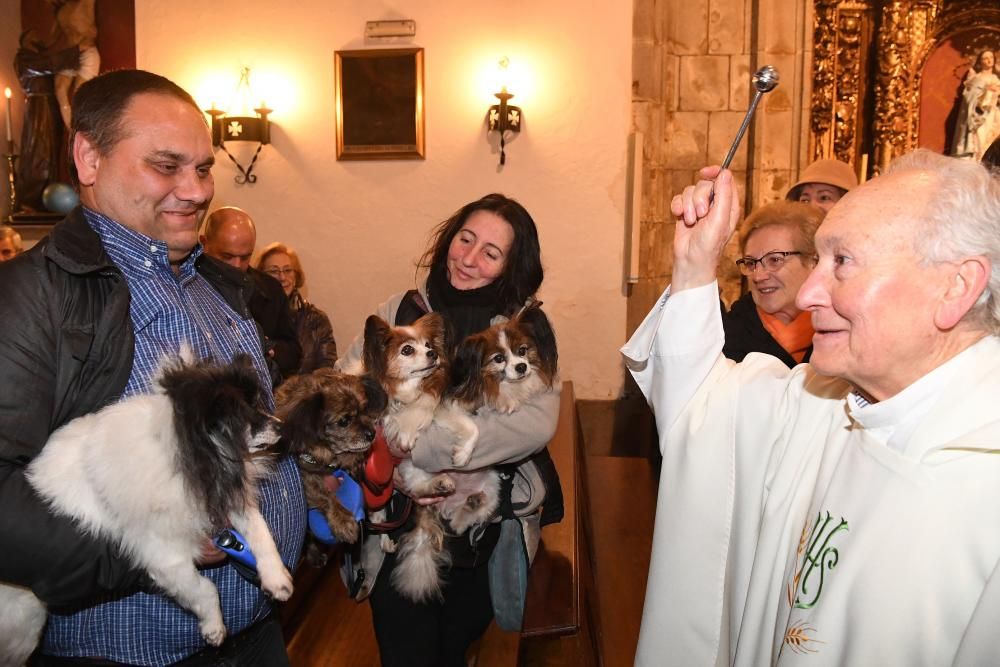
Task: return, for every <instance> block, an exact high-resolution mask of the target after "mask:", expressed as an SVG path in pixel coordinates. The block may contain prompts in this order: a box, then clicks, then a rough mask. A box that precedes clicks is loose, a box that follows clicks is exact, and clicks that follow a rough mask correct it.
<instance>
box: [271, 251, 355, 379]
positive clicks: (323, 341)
mask: <svg viewBox="0 0 1000 667" xmlns="http://www.w3.org/2000/svg"><path fill="white" fill-rule="evenodd" d="M256 268H257V270H258V271H261V272H263V273H266V274H267V275H269V276H271V277H272V278H274V279H275V280H277V281H278V282H279V283H281V289H283V290H284V291H285V296H287V297H288V309H289V310H290V311H292V324H294V325H295V335H296V337H297V338H298V340H299V346H300V347H301V348H302V360H301V361H300V362H299V369H298V371H296V372H297V373H311V372H313V371H314V370H316V369H317V368H333V365H334V364H336V363H337V341H336V340H335V339H334V337H333V325H331V324H330V318H329V317H328V316H327V314H326V313H324V312H323V311H322V310H320V309H319V308H317V307H316V306H314V305H313V304H311V303H309V302H308V301H306V300H305V298H303V296H302V292H301V290H302V288H303V287H305V284H306V274H305V272H304V271H303V270H302V262H300V261H299V255H298V253H297V252H295V250H293V249H292V248H290V247H288V246H287V245H285V244H284V243H279V242H277V241H275V242H274V243H271V244H269V245H268V246H267V247H266V248H264V250H263V251H261V253H260V259H258V260H257V266H256Z"/></svg>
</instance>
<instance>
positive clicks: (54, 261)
mask: <svg viewBox="0 0 1000 667" xmlns="http://www.w3.org/2000/svg"><path fill="white" fill-rule="evenodd" d="M197 269H198V272H199V273H200V274H201V275H202V276H203V277H205V278H206V279H207V280H208V281H209V282H210V283H211V284H212V286H213V287H215V289H216V290H218V292H219V293H220V294H221V295H222V296H223V297H224V298H225V299H226V301H227V302H228V303H229V305H230V306H232V307H233V309H234V310H235V311H236V312H237V313H241V314H243V315H244V316H246V317H249V312H248V311H247V308H246V305H245V298H246V297H247V296H248V295H249V293H250V290H251V289H252V287H251V285H250V283H249V281H248V280H247V278H246V277H245V276H244V275H243V274H242V272H240V271H237V270H235V269H232V268H230V267H228V266H226V265H224V264H222V263H221V262H217V261H216V260H213V259H211V258H209V257H207V256H205V255H202V256H201V257H200V258H199V259H198V263H197ZM0 285H2V286H3V297H2V298H0V544H2V545H3V548H0V581H4V582H14V583H17V584H21V585H24V586H28V587H30V588H31V589H32V590H33V591H34V593H35V594H36V595H37V596H38V597H39V598H40V599H41V600H42V601H44V602H46V603H48V604H50V605H66V604H72V603H75V602H80V601H83V600H86V599H87V598H90V597H92V596H94V595H96V594H98V593H101V592H106V591H109V590H117V589H122V588H127V587H129V586H131V585H133V584H134V583H136V582H137V581H139V579H140V575H139V573H137V572H135V571H132V570H130V569H129V565H128V563H127V561H125V560H124V559H122V558H120V557H119V556H118V555H117V553H116V552H115V550H114V548H113V547H112V546H110V545H108V544H106V543H104V542H101V541H97V540H94V539H92V538H90V537H88V536H86V535H85V534H83V533H81V532H80V531H79V530H77V528H76V526H75V524H74V523H72V522H71V521H70V520H69V519H66V518H61V517H56V516H54V515H53V514H51V513H50V512H49V511H48V510H47V509H46V507H45V506H44V505H43V503H42V502H41V500H40V499H39V498H38V497H37V496H36V495H35V493H34V492H33V491H32V489H31V488H30V487H29V485H28V483H27V481H26V479H25V477H24V468H25V466H26V465H27V464H28V463H29V462H30V461H31V460H32V459H33V458H34V457H35V456H37V455H38V453H39V452H40V451H41V450H42V447H43V446H44V445H45V442H46V441H47V440H48V437H49V435H50V434H51V433H52V432H53V431H54V430H56V429H57V428H59V427H60V426H62V425H63V424H65V423H67V422H68V421H70V420H72V419H74V418H76V417H79V416H81V415H85V414H88V413H91V412H95V411H97V410H99V409H101V408H102V407H104V406H106V405H108V404H110V403H113V402H115V401H117V400H118V398H119V397H120V396H121V393H122V391H123V390H124V389H125V385H126V384H127V382H128V378H129V375H130V374H131V370H132V357H133V354H134V348H135V343H134V336H133V331H132V321H131V319H130V316H129V303H130V295H129V290H128V286H127V284H126V282H125V279H124V277H123V276H122V274H121V272H120V271H119V270H118V268H117V267H116V266H115V265H114V264H113V263H112V262H111V260H110V258H109V257H108V256H107V255H106V254H105V252H104V248H103V246H102V245H101V241H100V238H99V237H98V235H97V233H96V232H94V231H93V229H91V227H90V225H89V224H87V221H86V219H85V218H84V215H83V212H82V210H81V209H80V208H77V209H75V210H74V211H73V212H71V213H70V214H69V215H68V216H67V217H66V218H65V219H63V220H62V221H61V222H59V223H58V224H57V225H56V226H55V227H54V228H53V229H52V232H51V234H49V236H48V237H46V238H45V239H43V240H42V241H40V242H39V243H38V244H37V245H35V246H34V247H33V248H31V249H30V250H28V251H27V252H25V253H22V254H21V255H19V256H17V257H16V258H14V259H13V260H10V261H8V262H4V263H0ZM108 464H109V465H128V462H126V461H109V462H108ZM14 545H16V548H15V547H14Z"/></svg>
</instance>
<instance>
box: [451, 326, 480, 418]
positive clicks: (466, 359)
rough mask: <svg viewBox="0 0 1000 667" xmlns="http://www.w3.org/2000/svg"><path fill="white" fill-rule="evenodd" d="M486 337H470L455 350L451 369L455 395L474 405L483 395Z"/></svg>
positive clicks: (477, 335)
mask: <svg viewBox="0 0 1000 667" xmlns="http://www.w3.org/2000/svg"><path fill="white" fill-rule="evenodd" d="M486 344H487V343H486V337H485V336H483V335H481V334H475V335H472V336H469V337H468V338H466V339H465V340H463V341H462V342H461V343H460V344H459V346H458V349H457V350H455V361H454V362H453V363H452V367H451V386H452V393H453V395H454V396H455V397H456V398H457V399H458V400H460V401H466V402H469V403H474V402H476V401H478V400H479V398H480V396H482V393H483V372H482V369H483V357H485V356H486Z"/></svg>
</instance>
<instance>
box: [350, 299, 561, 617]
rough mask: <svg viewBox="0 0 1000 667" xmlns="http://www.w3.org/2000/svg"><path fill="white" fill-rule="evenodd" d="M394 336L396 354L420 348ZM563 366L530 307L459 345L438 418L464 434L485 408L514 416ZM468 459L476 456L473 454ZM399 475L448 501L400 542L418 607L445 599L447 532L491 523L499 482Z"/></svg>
mask: <svg viewBox="0 0 1000 667" xmlns="http://www.w3.org/2000/svg"><path fill="white" fill-rule="evenodd" d="M425 317H427V316H425ZM421 319H424V318H421ZM418 323H420V320H418ZM395 331H397V332H398V334H401V335H402V337H400V338H398V339H397V340H398V343H397V347H398V345H403V346H405V345H411V346H412V345H413V340H414V339H413V338H412V337H411V336H412V334H408V332H405V330H400V329H396V330H395ZM383 337H384V336H383ZM366 343H367V336H366ZM399 349H402V348H399ZM437 354H438V356H439V357H440V356H441V353H440V352H438V353H437ZM557 365H558V353H557V350H556V345H555V336H554V335H553V332H552V328H551V326H550V325H549V321H548V318H546V317H545V314H544V313H543V312H542V311H541V309H540V308H539V307H538V305H533V306H530V307H527V308H525V309H523V310H522V311H521V312H520V313H519V314H518V315H517V316H515V317H514V318H513V319H511V320H510V321H507V322H502V323H499V324H496V325H494V326H492V327H490V328H489V329H487V330H486V331H484V332H482V333H479V334H475V335H473V336H470V337H469V338H467V339H466V340H465V341H463V342H462V343H461V344H460V345H459V347H458V350H457V352H456V359H455V364H454V368H453V373H452V375H453V385H454V386H453V387H452V388H451V389H449V390H448V391H447V392H446V395H445V396H444V400H441V399H440V398H439V405H438V407H437V408H436V411H435V413H434V415H433V416H432V419H433V420H434V421H438V422H440V423H442V424H444V425H445V426H446V427H447V428H449V430H452V431H453V432H455V433H456V434H461V433H462V430H461V427H457V426H456V424H461V423H462V422H463V421H466V420H468V416H467V413H471V412H477V411H479V410H483V409H485V410H495V411H497V412H502V413H505V414H510V413H512V412H514V411H515V410H517V409H518V408H519V407H520V406H521V405H523V404H524V403H526V402H528V401H530V400H531V399H532V398H533V397H534V396H536V395H537V394H538V393H540V392H542V391H546V390H549V389H551V388H552V385H553V383H554V381H555V377H556V368H557ZM469 421H470V423H472V422H471V420H469ZM472 426H473V428H474V427H475V424H474V423H472ZM460 437H461V436H460V435H459V438H460ZM477 438H478V433H477ZM474 444H475V442H474V441H473V445H474ZM460 452H462V444H460V445H458V446H457V447H456V449H455V453H456V455H455V456H454V457H453V463H454V464H455V466H456V467H461V466H462V465H464V464H465V463H467V462H468V460H469V458H468V456H462V457H459V456H458V454H459V453H460ZM463 454H464V452H463ZM468 454H469V456H471V454H472V451H471V449H470V451H469V452H468ZM398 472H399V475H400V477H401V482H402V483H401V486H402V487H403V490H405V491H406V492H407V493H409V494H411V495H414V496H418V497H419V496H424V495H447V497H446V498H445V499H444V500H443V501H442V502H440V503H438V504H436V505H433V506H429V507H421V508H418V510H417V520H416V527H415V528H414V529H413V530H411V531H410V532H408V533H407V534H406V535H404V536H403V538H402V539H401V540H400V544H399V549H398V555H397V560H398V564H397V567H396V569H395V570H394V572H393V585H394V586H395V587H396V589H397V590H398V591H399V592H400V593H402V594H403V595H405V596H406V597H408V598H410V599H412V600H416V601H419V600H425V599H428V598H432V597H439V596H440V594H441V581H440V571H441V568H442V567H444V566H445V565H447V563H448V554H447V552H446V551H445V550H444V548H443V547H444V535H445V527H446V526H447V528H448V529H450V530H451V532H452V533H453V534H457V535H461V534H463V533H465V532H466V531H467V530H469V529H470V528H472V527H474V526H477V525H480V524H484V523H486V522H488V521H490V520H491V519H492V518H493V515H494V514H495V512H496V510H497V506H498V503H499V490H500V482H499V477H498V475H497V473H496V472H495V471H494V470H491V469H484V470H479V471H471V472H457V471H450V472H448V473H446V474H445V473H437V474H433V473H428V472H426V471H423V470H421V469H419V468H417V467H416V466H414V465H413V464H412V462H411V461H409V460H405V461H404V462H403V463H402V464H401V465H400V466H399V468H398Z"/></svg>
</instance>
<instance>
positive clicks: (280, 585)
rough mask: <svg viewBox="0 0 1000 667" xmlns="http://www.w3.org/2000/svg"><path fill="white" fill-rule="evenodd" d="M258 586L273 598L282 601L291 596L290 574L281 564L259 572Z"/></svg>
mask: <svg viewBox="0 0 1000 667" xmlns="http://www.w3.org/2000/svg"><path fill="white" fill-rule="evenodd" d="M260 587H261V588H262V589H264V592H265V593H267V594H268V595H270V596H271V597H272V598H273V599H275V600H277V601H279V602H284V601H285V600H287V599H288V598H290V597H292V589H293V586H292V575H290V574H289V573H288V570H287V569H286V568H285V566H284V565H282V566H281V567H279V568H274V569H268V570H267V571H265V572H261V573H260Z"/></svg>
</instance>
